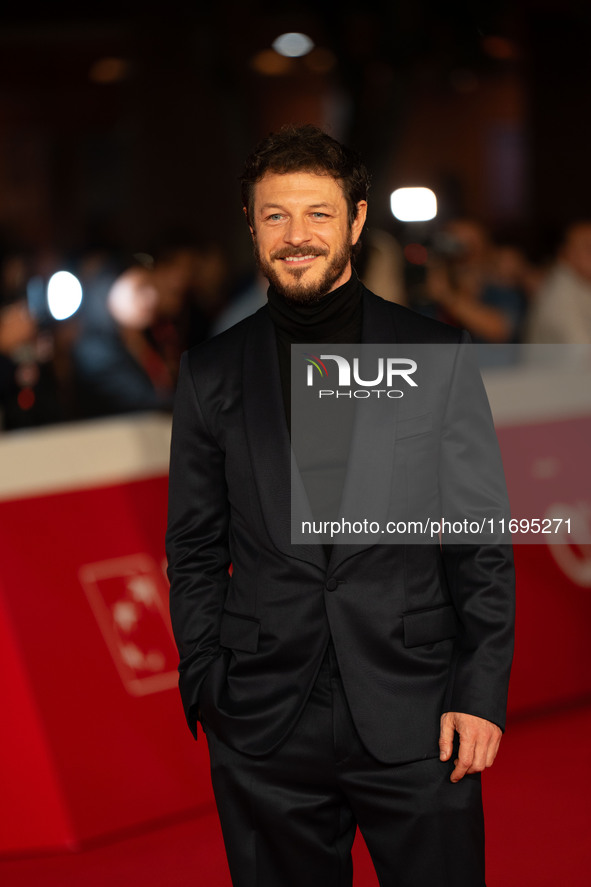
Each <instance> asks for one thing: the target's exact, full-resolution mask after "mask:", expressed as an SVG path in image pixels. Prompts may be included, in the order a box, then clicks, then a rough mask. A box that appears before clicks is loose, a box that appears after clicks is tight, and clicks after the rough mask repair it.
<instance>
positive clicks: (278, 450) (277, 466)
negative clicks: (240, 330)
mask: <svg viewBox="0 0 591 887" xmlns="http://www.w3.org/2000/svg"><path fill="white" fill-rule="evenodd" d="M243 391H244V421H245V426H246V436H247V440H248V447H249V451H250V460H251V464H252V468H253V472H254V475H255V482H256V486H257V489H258V492H259V497H260V501H261V507H262V511H263V519H264V521H265V525H266V528H267V532H268V534H269V536H270V538H271V541H272V542H273V544H274V545H275V547H276V548H278V549H279V551H281V552H282V553H283V554H284V555H286V556H287V557H292V558H293V557H295V558H297V559H299V560H302V561H307V562H310V563H313V564H316V566H318V567H320V568H321V569H323V570H324V569H326V555H325V553H324V549H323V548H322V546H321V545H292V543H291V471H290V467H291V461H292V458H293V456H292V451H291V444H290V440H289V433H288V430H287V422H286V419H285V407H284V404H283V393H282V390H281V377H280V373H279V360H278V357H277V342H276V338H275V330H274V328H273V324H272V322H271V320H270V318H269V315H268V314H267V311H266V310H265V309H262V310H260V311H258V312H257V314H256V315H255V316H254V318H253V322H252V325H251V329H250V331H249V336H248V339H247V342H246V347H245V352H244V378H243ZM294 495H296V496H299V497H300V498H301V501H302V502H304V503H305V502H307V499H306V494H305V492H304V488H303V484H302V483H301V480H300V479H299V474H298V473H297V471H295V472H294Z"/></svg>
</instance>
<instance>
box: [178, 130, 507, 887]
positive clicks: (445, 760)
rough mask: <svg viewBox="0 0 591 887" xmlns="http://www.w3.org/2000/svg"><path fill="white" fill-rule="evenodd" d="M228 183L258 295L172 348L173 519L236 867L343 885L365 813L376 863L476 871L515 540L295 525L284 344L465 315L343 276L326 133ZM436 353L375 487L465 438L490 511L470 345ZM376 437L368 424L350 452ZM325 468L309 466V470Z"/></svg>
mask: <svg viewBox="0 0 591 887" xmlns="http://www.w3.org/2000/svg"><path fill="white" fill-rule="evenodd" d="M242 183H243V203H244V211H245V214H246V217H247V220H248V223H249V226H250V230H251V234H252V238H253V243H254V248H255V255H256V258H257V262H258V264H259V267H260V268H261V270H262V271H263V273H264V274H265V275H266V277H267V279H268V280H269V283H270V288H269V293H268V298H269V301H268V305H267V306H265V307H264V308H262V309H260V310H259V311H258V312H257V313H256V314H255V315H253V316H252V317H249V318H247V319H246V320H244V321H242V322H241V323H239V324H237V325H236V326H235V327H233V328H231V329H230V330H228V331H226V332H225V333H223V334H222V335H220V336H218V337H216V338H215V339H212V340H210V341H209V342H206V343H203V344H202V345H199V346H197V347H196V348H194V349H192V350H191V351H190V352H188V354H185V355H184V357H183V361H182V365H181V374H180V379H179V387H178V392H177V400H176V405H175V413H174V422H173V439H172V452H171V473H170V507H169V525H168V532H167V550H168V557H169V576H170V580H171V615H172V623H173V628H174V632H175V637H176V640H177V644H178V647H179V653H180V666H179V673H180V681H179V684H180V690H181V696H182V700H183V704H184V708H185V713H186V717H187V722H188V724H189V727H190V729H191V731H192V732H193V734H194V735H195V736H196V735H197V722H198V721H200V722H201V725H202V727H203V729H204V730H205V732H206V734H207V737H208V743H209V748H210V757H211V766H212V780H213V786H214V791H215V795H216V801H217V805H218V810H219V814H220V819H221V823H222V829H223V833H224V840H225V844H226V851H227V855H228V860H229V864H230V870H231V874H232V879H233V883H234V884H235V885H237V887H255V885H260V887H289V885H298V887H300V885H302V884H306V885H318V887H326V885H329V884H330V885H335V887H346V885H350V884H351V882H352V866H351V856H350V850H351V845H352V842H353V838H354V834H355V830H356V828H357V826H359V828H360V829H361V831H362V833H363V835H364V837H365V840H366V843H367V845H368V848H369V851H370V853H371V856H372V859H373V862H374V865H375V868H376V871H377V874H378V877H379V879H380V883H381V884H382V885H393V884H396V885H400V887H433V885H450V887H482V885H484V832H483V820H482V804H481V796H480V772H481V771H482V770H484V769H485V768H486V767H489V766H490V765H491V764H492V763H493V760H494V758H495V755H496V752H497V749H498V746H499V742H500V739H501V731H502V729H503V726H504V712H505V702H506V693H507V685H508V678H509V670H510V664H511V655H512V622H513V566H512V558H511V551H510V548H509V547H508V546H506V545H502V544H496V543H494V544H493V543H491V544H448V542H447V541H446V540H445V539H443V542H442V543H441V544H440V543H439V542H438V541H437V540H436V541H437V544H429V545H413V544H403V545H386V544H375V539H374V540H362V541H361V543H360V544H354V545H351V544H341V543H340V542H339V543H337V544H312V543H307V544H306V543H305V542H303V543H302V544H294V543H293V542H292V536H291V533H290V519H291V513H290V506H291V496H290V492H291V491H290V465H291V459H292V456H291V445H290V430H291V431H292V432H293V431H294V430H295V429H290V424H289V423H290V418H291V410H290V401H291V388H290V350H291V345H292V344H293V343H324V344H326V343H329V344H330V343H334V345H333V348H332V350H333V351H337V347H335V346H338V345H339V344H341V343H353V344H355V343H359V344H360V345H362V344H363V345H366V344H371V343H391V342H399V343H405V345H406V344H408V345H409V347H410V345H417V346H420V345H424V344H425V343H433V345H438V346H445V347H448V348H449V347H450V346H456V345H458V344H461V343H462V342H464V341H465V339H466V337H465V335H464V334H462V333H460V331H458V330H456V329H453V328H451V327H447V326H445V325H443V324H439V323H436V322H434V321H430V320H427V319H425V318H422V317H420V316H419V315H416V314H414V313H413V312H410V311H407V310H406V309H404V308H401V307H400V306H398V305H394V304H391V303H387V302H384V301H383V300H381V299H379V298H378V297H377V296H375V295H373V294H372V293H370V292H369V291H368V290H366V289H365V287H363V285H362V284H361V283H360V282H359V280H358V279H357V277H356V275H355V273H354V272H353V271H352V266H351V255H352V251H353V248H354V245H355V244H356V243H357V241H358V239H359V236H360V234H361V231H362V228H363V224H364V222H365V217H366V211H367V202H366V196H367V187H368V177H367V173H366V171H365V168H364V167H363V165H362V163H361V162H360V161H359V159H358V158H357V156H356V155H354V154H353V153H352V152H351V151H349V150H348V149H346V148H345V147H343V146H342V145H340V144H339V143H338V142H336V141H334V140H333V139H331V138H330V137H329V136H327V135H326V134H324V133H323V132H322V131H320V130H318V129H317V128H315V127H312V126H304V127H287V128H285V129H283V130H282V131H281V132H279V133H277V134H274V135H271V136H269V137H268V138H267V139H265V140H264V141H263V142H262V143H261V144H260V145H259V146H258V148H257V149H256V151H255V152H254V153H253V154H252V155H251V157H250V158H249V159H248V160H247V163H246V167H245V171H244V175H243V182H242ZM437 375H438V379H437V386H439V387H438V388H437V392H438V395H437V397H435V398H434V399H433V405H432V406H433V409H432V411H430V413H429V415H427V414H426V413H425V412H424V411H423V410H419V413H418V414H417V415H415V416H413V415H406V414H404V413H402V414H401V415H402V416H403V421H399V422H398V426H397V428H398V430H397V439H396V441H395V444H396V446H395V451H396V465H395V467H394V468H392V471H391V474H392V481H391V488H390V487H389V489H391V491H392V492H393V495H394V498H396V496H397V491H398V490H399V489H401V488H402V486H405V485H407V481H408V483H409V484H410V483H411V481H410V480H408V477H409V475H408V471H409V468H412V465H413V459H414V458H415V454H416V453H418V452H421V451H423V452H424V453H427V454H428V458H427V459H426V460H425V463H424V466H423V467H421V466H419V471H418V472H416V473H415V476H416V478H417V483H418V485H419V486H421V484H422V485H423V487H425V486H426V485H425V483H424V482H423V478H427V479H428V480H429V484H431V481H433V484H432V485H434V486H435V487H437V486H438V478H437V472H438V471H439V472H440V473H441V474H443V475H445V479H446V483H447V486H448V487H449V486H451V487H452V488H453V487H455V486H456V485H457V486H459V487H462V485H464V484H465V481H464V473H463V470H462V468H461V466H460V467H459V466H458V464H457V463H458V459H459V458H460V456H459V454H461V455H462V459H464V458H465V456H466V454H470V452H471V451H475V453H476V457H475V459H476V462H475V464H476V469H475V471H476V475H477V477H478V483H477V484H476V485H477V486H480V487H482V489H483V490H484V493H483V497H484V498H483V501H484V503H485V505H486V504H487V503H488V501H489V499H490V506H491V509H492V511H491V513H493V512H494V509H495V508H497V506H498V504H499V502H500V501H501V500H502V498H503V491H502V490H501V489H500V488H501V487H502V483H499V482H497V481H495V482H491V483H490V484H489V482H488V480H487V478H488V477H490V475H491V474H494V471H491V464H493V463H494V464H496V463H497V462H498V453H497V452H496V450H495V446H496V444H495V445H493V446H492V451H491V444H490V439H491V437H493V438H494V431H493V430H492V422H491V419H490V412H489V411H488V405H487V404H486V398H485V396H484V394H483V392H482V389H481V383H480V381H479V377H477V374H476V373H474V372H473V371H472V370H471V369H470V367H469V366H468V365H467V364H466V363H465V361H464V358H463V357H458V359H457V360H455V361H451V362H450V363H449V365H448V364H446V365H445V367H444V368H443V369H442V370H441V372H440V373H438V374H437ZM479 386H480V387H479ZM353 425H354V419H352V420H351V421H348V420H347V421H345V426H346V427H345V429H344V435H345V436H346V437H347V438H348V441H347V446H345V447H341V448H338V449H337V450H336V451H335V452H336V455H335V456H334V459H333V462H334V464H332V465H331V473H332V476H333V477H336V478H337V486H338V488H339V489H341V490H342V489H344V488H345V486H346V483H347V474H348V472H349V463H348V456H347V454H348V452H349V440H350V443H351V446H350V451H351V454H352V456H351V458H353V455H354V454H355V452H356V453H357V458H358V457H359V439H358V432H357V431H356V430H355V428H354V427H353ZM356 434H357V438H356ZM481 438H484V439H486V440H487V446H488V451H487V452H488V456H487V457H486V462H487V464H485V465H482V464H480V462H481V461H482V459H484V458H485V456H484V455H483V454H484V452H485V451H484V450H482V449H479V445H477V444H473V439H474V440H479V439H481ZM381 443H382V442H381V441H380V440H376V439H374V440H372V441H371V443H370V442H368V443H367V447H366V452H367V458H366V460H365V461H366V462H369V461H370V459H371V456H372V452H373V449H374V447H375V446H377V447H378V449H380V447H381V450H382V451H383V450H385V451H386V452H387V450H388V447H385V448H384V447H383V446H381ZM322 446H323V445H321V446H320V450H321V451H320V452H318V448H315V449H314V452H316V453H317V455H318V459H319V461H320V462H322V463H323V464H326V460H327V458H328V459H329V461H330V456H331V454H330V453H328V452H326V451H325V452H322ZM324 446H325V447H326V443H325V444H324ZM421 448H424V449H423V450H421ZM491 452H492V456H491V455H490V454H491ZM473 455H474V453H473ZM361 461H362V462H363V458H362V459H361ZM472 461H473V464H474V459H473V460H472ZM317 467H318V466H314V465H311V466H307V468H306V470H303V471H302V479H303V481H304V487H305V489H306V491H307V492H309V491H310V490H311V488H312V486H313V485H311V484H310V483H309V480H310V477H312V476H314V471H315V469H316V468H317ZM423 468H424V470H423ZM308 469H309V470H308ZM296 474H297V472H296ZM306 475H307V476H306ZM427 486H428V484H427ZM489 491H490V492H489ZM380 495H381V494H380ZM438 507H439V506H438ZM495 513H496V512H495ZM439 514H440V512H437V513H436V514H435V515H433V516H434V517H437V516H439ZM321 541H323V542H326V541H327V540H324V539H323V540H321ZM230 564H232V570H231V571H230ZM458 744H459V747H458Z"/></svg>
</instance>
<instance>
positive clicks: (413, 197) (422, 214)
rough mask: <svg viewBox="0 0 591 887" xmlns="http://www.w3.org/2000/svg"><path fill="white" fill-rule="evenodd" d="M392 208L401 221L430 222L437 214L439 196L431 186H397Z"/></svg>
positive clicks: (391, 198)
mask: <svg viewBox="0 0 591 887" xmlns="http://www.w3.org/2000/svg"><path fill="white" fill-rule="evenodd" d="M390 208H391V209H392V215H393V216H394V217H395V218H396V219H398V220H399V221H400V222H428V221H429V220H430V219H434V218H435V216H436V215H437V198H436V197H435V194H434V193H433V191H431V189H430V188H397V189H396V191H393V192H392V194H391V195H390Z"/></svg>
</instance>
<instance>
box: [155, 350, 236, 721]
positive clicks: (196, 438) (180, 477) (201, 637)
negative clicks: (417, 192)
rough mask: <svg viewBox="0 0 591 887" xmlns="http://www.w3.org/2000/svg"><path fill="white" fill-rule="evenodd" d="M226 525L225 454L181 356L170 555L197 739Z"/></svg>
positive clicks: (223, 575)
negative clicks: (200, 699)
mask: <svg viewBox="0 0 591 887" xmlns="http://www.w3.org/2000/svg"><path fill="white" fill-rule="evenodd" d="M228 525H229V505H228V497H227V489H226V481H225V473H224V452H223V450H222V449H221V448H220V446H219V445H218V443H217V442H216V440H215V439H214V437H213V436H212V434H211V432H210V430H209V428H208V424H207V421H206V417H205V415H204V410H203V409H202V404H201V403H200V400H199V396H198V393H197V388H196V385H195V381H194V379H193V377H192V373H191V367H190V363H189V359H188V355H187V354H184V355H183V358H182V361H181V368H180V375H179V382H178V388H177V394H176V399H175V406H174V414H173V425H172V442H171V454H170V477H169V500H168V529H167V532H166V554H167V558H168V578H169V580H170V615H171V620H172V628H173V632H174V637H175V640H176V644H177V647H178V651H179V657H180V663H179V689H180V692H181V698H182V702H183V707H184V710H185V717H186V718H187V723H188V725H189V729H190V730H191V732H192V733H193V736H195V738H196V737H197V717H198V701H199V692H200V688H201V685H202V683H203V680H204V678H205V675H206V673H207V671H208V669H209V666H210V665H211V663H212V661H213V660H214V659H215V658H216V656H217V655H218V653H219V650H220V647H219V628H220V620H221V614H222V609H223V603H224V600H225V597H226V592H227V588H228V582H229V574H228V569H229V566H230V554H229V549H228Z"/></svg>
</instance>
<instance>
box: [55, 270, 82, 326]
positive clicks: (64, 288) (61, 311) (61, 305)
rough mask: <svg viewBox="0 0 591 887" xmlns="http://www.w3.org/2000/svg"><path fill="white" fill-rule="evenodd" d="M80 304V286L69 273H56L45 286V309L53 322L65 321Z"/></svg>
mask: <svg viewBox="0 0 591 887" xmlns="http://www.w3.org/2000/svg"><path fill="white" fill-rule="evenodd" d="M81 304H82V286H81V284H80V281H79V280H78V278H77V277H74V275H73V274H70V272H69V271H56V273H55V274H53V275H52V276H51V277H50V279H49V283H48V284H47V307H48V308H49V311H50V313H51V316H52V317H53V319H54V320H67V319H68V317H72V315H73V314H75V313H76V311H77V310H78V308H79V307H80V305H81Z"/></svg>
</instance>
